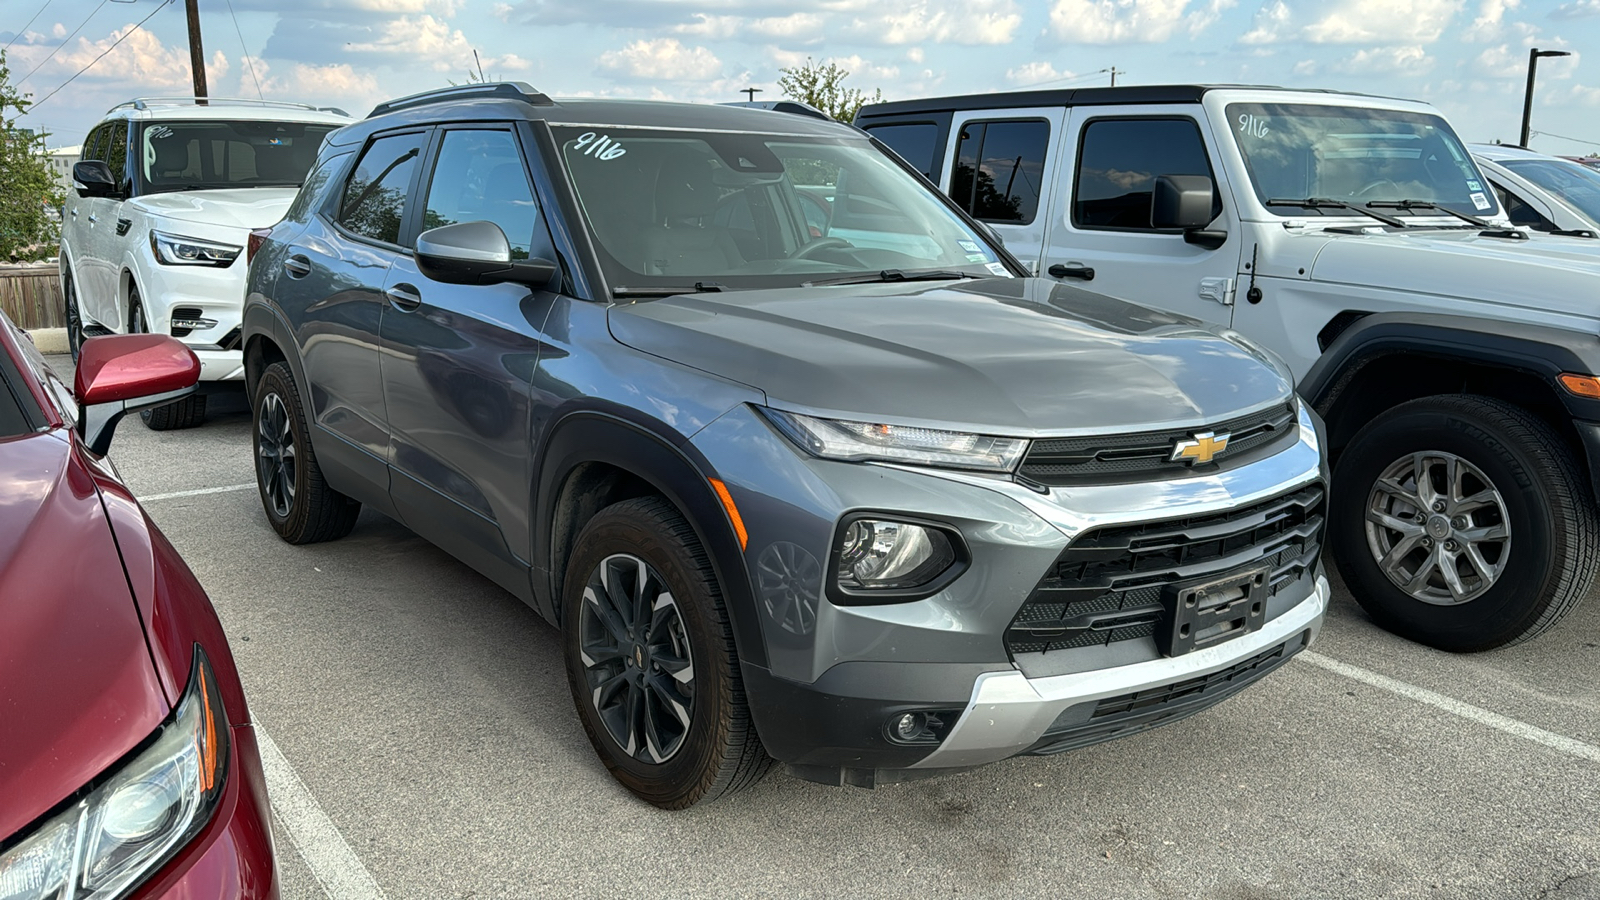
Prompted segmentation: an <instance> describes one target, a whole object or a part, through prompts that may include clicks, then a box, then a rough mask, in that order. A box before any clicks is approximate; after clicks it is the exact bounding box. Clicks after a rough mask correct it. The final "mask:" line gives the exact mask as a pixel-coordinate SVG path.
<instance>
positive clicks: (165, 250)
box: [150, 230, 244, 269]
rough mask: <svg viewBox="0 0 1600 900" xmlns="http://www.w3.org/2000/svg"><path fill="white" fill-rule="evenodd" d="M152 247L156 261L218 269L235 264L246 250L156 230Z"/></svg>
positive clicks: (170, 264)
mask: <svg viewBox="0 0 1600 900" xmlns="http://www.w3.org/2000/svg"><path fill="white" fill-rule="evenodd" d="M150 249H151V250H152V251H153V252H154V253H155V255H156V261H157V262H159V263H161V264H163V265H168V266H214V267H216V268H218V269H226V268H227V267H229V266H231V265H233V261H234V260H235V259H238V258H239V253H240V251H242V250H244V248H243V247H237V246H234V245H233V244H219V243H217V242H216V241H207V240H202V239H200V238H192V237H183V236H182V235H177V234H167V233H166V232H164V231H155V230H152V231H151V232H150Z"/></svg>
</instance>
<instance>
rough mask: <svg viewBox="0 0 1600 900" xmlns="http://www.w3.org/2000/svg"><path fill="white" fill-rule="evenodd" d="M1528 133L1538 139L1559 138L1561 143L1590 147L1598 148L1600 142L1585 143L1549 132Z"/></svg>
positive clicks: (1581, 140)
mask: <svg viewBox="0 0 1600 900" xmlns="http://www.w3.org/2000/svg"><path fill="white" fill-rule="evenodd" d="M1528 133H1529V134H1532V135H1537V136H1539V137H1553V138H1560V139H1561V140H1563V141H1571V142H1573V143H1574V144H1588V145H1589V146H1591V147H1600V141H1586V140H1584V139H1583V138H1575V137H1567V136H1566V135H1564V134H1555V133H1553V132H1549V131H1529V132H1528Z"/></svg>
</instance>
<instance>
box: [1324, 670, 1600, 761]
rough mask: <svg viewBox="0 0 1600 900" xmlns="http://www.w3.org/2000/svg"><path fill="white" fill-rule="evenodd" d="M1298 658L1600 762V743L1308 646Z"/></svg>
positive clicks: (1524, 737) (1524, 738)
mask: <svg viewBox="0 0 1600 900" xmlns="http://www.w3.org/2000/svg"><path fill="white" fill-rule="evenodd" d="M1300 659H1302V660H1304V661H1306V662H1308V663H1310V664H1312V665H1313V666H1316V667H1318V668H1321V669H1326V670H1328V671H1329V672H1333V673H1335V674H1337V675H1343V676H1344V677H1346V678H1350V679H1353V680H1355V681H1359V682H1362V683H1363V684H1369V685H1371V686H1373V687H1375V688H1379V689H1380V690H1385V691H1388V692H1390V693H1391V694H1398V695H1400V696H1402V697H1405V698H1407V699H1409V700H1415V701H1416V702H1418V703H1423V704H1426V705H1428V706H1431V707H1433V708H1435V709H1440V710H1443V711H1445V712H1447V713H1449V714H1451V715H1453V716H1460V717H1461V718H1463V719H1468V720H1470V721H1473V722H1477V723H1478V724H1480V725H1487V726H1488V727H1490V728H1493V729H1495V730H1497V731H1504V732H1505V733H1506V734H1511V735H1515V736H1517V737H1519V738H1522V739H1523V740H1525V741H1532V742H1533V743H1535V744H1543V745H1544V746H1546V747H1549V748H1550V749H1552V750H1558V751H1560V752H1562V753H1565V754H1567V755H1568V756H1575V757H1577V758H1578V759H1586V760H1588V761H1590V762H1593V763H1600V747H1596V746H1595V745H1593V744H1586V743H1584V742H1583V741H1580V740H1578V739H1576V738H1569V737H1567V736H1566V735H1562V734H1556V733H1555V732H1553V731H1545V730H1544V729H1543V728H1540V727H1538V726H1536V725H1529V724H1528V723H1527V722H1522V721H1519V720H1517V719H1513V718H1511V717H1509V716H1502V715H1500V714H1499V713H1496V712H1490V711H1489V710H1487V709H1484V708H1482V707H1480V706H1473V705H1472V704H1470V703H1463V702H1462V701H1460V700H1456V699H1454V698H1452V697H1446V696H1445V695H1443V694H1437V693H1434V692H1433V691H1430V690H1428V689H1427V688H1420V687H1417V686H1416V685H1414V684H1407V683H1406V682H1404V681H1400V680H1399V679H1396V678H1390V677H1389V676H1387V675H1379V674H1378V673H1377V672H1373V671H1370V670H1368V669H1363V668H1361V667H1360V666H1352V665H1350V664H1349V663H1346V662H1340V661H1339V660H1336V659H1332V658H1331V657H1327V656H1323V655H1322V654H1320V653H1314V652H1312V651H1310V650H1306V651H1303V652H1301V653H1300Z"/></svg>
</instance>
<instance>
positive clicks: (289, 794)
mask: <svg viewBox="0 0 1600 900" xmlns="http://www.w3.org/2000/svg"><path fill="white" fill-rule="evenodd" d="M252 487H253V485H252ZM255 730H256V743H258V744H260V746H261V768H262V770H263V771H264V772H265V773H266V777H267V796H268V797H269V798H270V799H271V801H272V811H273V813H275V814H276V815H277V817H278V822H279V824H281V825H282V826H283V830H284V831H286V832H288V834H289V840H290V841H291V842H292V843H293V844H294V848H295V849H296V850H298V851H299V852H300V857H301V858H302V859H304V860H305V861H306V865H307V866H309V867H310V869H311V874H312V875H313V876H315V877H316V879H317V883H318V884H320V885H322V890H323V893H325V894H327V895H328V898H329V900H385V898H384V894H383V890H382V889H381V888H379V887H378V882H376V881H374V880H373V878H372V873H371V872H368V871H367V867H366V866H364V865H362V864H361V860H360V858H358V857H357V856H356V853H355V851H354V850H351V849H350V845H349V844H348V843H346V842H345V839H344V835H342V834H340V833H339V829H338V827H337V826H335V825H334V824H333V820H332V819H330V818H328V814H327V813H325V812H323V811H322V807H321V806H320V805H319V804H318V803H317V798H315V797H313V796H311V791H309V790H307V789H306V785H305V782H303V781H301V780H300V776H299V774H297V773H296V772H295V770H294V767H293V766H291V765H289V761H288V760H287V759H284V757H283V753H282V752H280V751H279V750H278V745H277V744H275V743H273V740H272V738H271V737H268V736H267V732H266V730H265V729H263V728H262V727H261V725H260V724H259V723H257V725H256V727H255Z"/></svg>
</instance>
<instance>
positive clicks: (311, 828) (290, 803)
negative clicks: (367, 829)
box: [255, 724, 385, 900]
mask: <svg viewBox="0 0 1600 900" xmlns="http://www.w3.org/2000/svg"><path fill="white" fill-rule="evenodd" d="M255 730H256V743H258V744H260V745H261V768H262V769H263V770H264V771H265V773H266V776H267V796H268V797H270V798H271V800H272V811H273V812H274V813H275V814H276V815H277V817H278V823H279V824H281V825H282V826H283V830H284V831H286V832H288V833H289V840H290V841H292V842H293V843H294V848H295V849H296V850H298V851H299V852H300V857H301V858H302V859H304V860H305V861H306V865H307V866H309V867H310V868H311V874H312V875H314V876H316V879H317V883H318V884H321V885H322V890H323V893H325V894H327V895H328V898H329V900H385V898H384V895H383V890H382V889H381V888H379V887H378V883H377V882H376V881H374V880H373V878H372V873H371V872H368V871H367V867H366V866H364V865H362V864H361V860H360V859H359V858H358V857H357V856H356V853H355V851H354V850H351V849H350V845H349V844H347V843H345V839H344V835H342V834H340V833H339V829H338V827H337V826H335V825H334V824H333V820H332V819H330V818H328V814H327V813H325V812H323V811H322V807H321V806H320V805H318V804H317V798H315V797H313V796H311V791H309V790H307V789H306V785H305V782H303V781H301V780H300V776H299V775H298V774H296V773H295V770H294V767H293V766H291V765H289V761H288V760H287V759H284V758H283V753H282V752H280V751H279V750H278V745H277V744H275V743H273V741H272V738H270V737H268V736H267V732H266V730H265V729H263V728H262V727H261V726H260V724H257V725H256V727H255Z"/></svg>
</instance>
